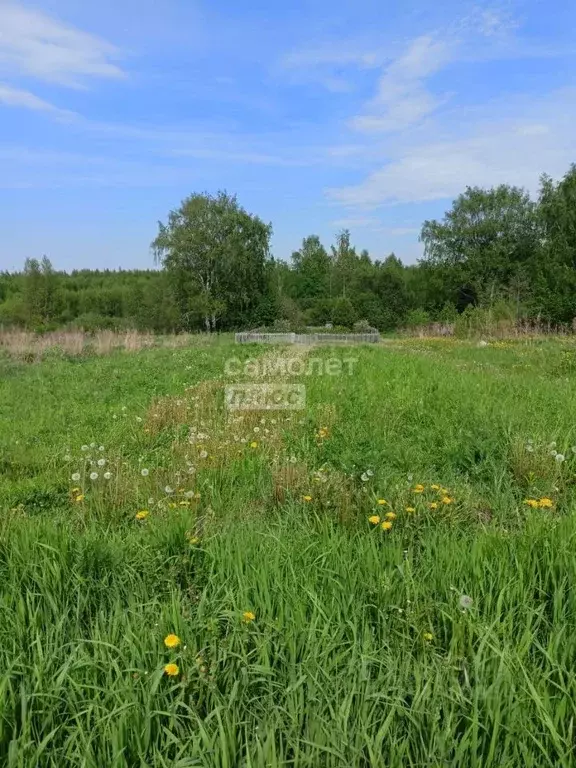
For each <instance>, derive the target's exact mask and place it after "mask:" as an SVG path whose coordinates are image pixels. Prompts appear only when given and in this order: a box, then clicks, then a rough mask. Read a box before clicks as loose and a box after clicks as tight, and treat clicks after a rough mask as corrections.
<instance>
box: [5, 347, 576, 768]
mask: <svg viewBox="0 0 576 768" xmlns="http://www.w3.org/2000/svg"><path fill="white" fill-rule="evenodd" d="M316 353H317V354H319V355H322V356H332V355H343V356H344V357H349V356H350V354H351V352H350V350H344V351H342V350H338V351H334V350H327V349H323V350H321V351H318V350H315V352H314V354H316ZM562 353H563V348H562V347H561V346H560V345H555V344H554V343H552V344H545V345H536V346H533V347H524V346H521V347H517V346H510V347H505V348H487V349H482V350H480V349H478V348H476V347H475V346H472V345H466V344H461V343H458V344H454V343H450V342H445V343H442V344H440V345H439V344H438V343H437V342H432V343H424V342H422V344H421V345H420V346H414V345H412V346H409V345H408V346H399V347H398V348H393V347H391V348H385V349H382V348H380V349H371V348H366V349H358V350H356V351H355V354H356V355H357V358H358V361H357V363H356V365H355V366H354V368H353V375H351V376H347V375H344V376H326V375H325V376H314V377H309V378H306V379H305V383H306V385H307V397H308V405H307V411H306V412H304V413H298V412H294V413H292V414H290V415H287V414H286V413H266V414H258V415H257V416H251V415H250V414H246V415H245V417H244V419H243V420H242V421H240V420H237V417H236V416H235V417H234V419H231V418H230V417H229V415H228V414H226V412H225V411H224V410H223V406H222V402H223V398H222V391H221V390H222V387H223V385H224V383H225V381H223V380H222V376H221V375H220V374H221V371H222V368H223V363H224V360H225V358H226V356H227V355H229V356H235V357H239V356H241V355H245V356H250V355H254V354H256V353H255V351H254V349H244V350H239V349H238V348H232V347H230V348H226V347H216V348H214V349H211V350H208V351H206V350H202V349H200V348H196V349H191V350H186V351H182V352H181V351H176V352H173V351H170V350H148V351H145V352H143V353H142V354H141V355H139V356H138V358H135V357H131V356H120V355H114V354H113V355H111V356H110V357H104V358H93V359H86V360H83V361H82V362H81V363H77V362H76V363H75V362H73V361H70V360H68V361H67V360H49V361H46V362H45V363H43V364H42V366H40V367H30V366H21V367H17V368H15V369H14V368H11V369H10V371H11V373H10V376H9V377H8V378H7V379H6V381H5V384H6V386H5V387H4V388H3V389H0V426H1V427H2V429H3V430H4V435H7V434H9V437H8V438H6V437H4V438H3V441H4V444H3V450H4V456H5V458H4V460H3V461H4V462H5V463H4V467H5V470H6V469H8V471H7V472H6V471H5V473H4V478H3V479H2V480H0V500H3V502H1V503H3V505H4V509H3V513H2V515H1V516H0V585H1V586H0V595H1V601H0V764H1V765H6V766H8V768H16V767H18V768H28V767H29V766H41V767H42V768H44V767H45V768H56V767H58V768H60V767H61V766H83V768H96V767H98V768H102V766H114V767H118V768H119V767H120V766H122V767H123V766H130V768H132V766H134V767H136V766H138V768H140V767H141V766H162V767H167V766H177V767H179V768H183V767H184V766H205V767H206V768H208V767H213V766H229V767H230V768H232V767H233V766H302V767H304V766H310V768H312V767H313V768H316V767H317V766H327V767H328V766H362V767H365V768H368V767H369V766H370V767H371V766H377V767H378V766H382V768H384V766H398V767H400V766H414V767H416V766H419V767H420V766H440V765H442V766H444V765H459V766H478V768H480V767H482V768H484V766H516V765H526V766H530V767H532V766H534V768H535V767H536V766H538V767H540V766H572V765H573V764H574V754H573V750H574V746H573V744H574V730H573V729H574V722H575V716H576V704H575V702H576V690H575V688H576V683H575V682H574V679H575V678H574V675H573V669H574V665H575V662H576V639H575V636H574V632H573V627H574V625H575V621H576V597H575V594H574V590H573V589H572V585H573V584H574V581H575V577H576V560H575V559H574V556H573V552H574V546H575V543H576V542H575V539H576V524H575V520H576V518H575V517H574V515H573V509H574V495H573V494H574V482H573V481H574V477H575V472H574V469H575V467H574V461H575V459H574V454H573V453H572V452H571V443H572V442H574V443H576V439H574V432H573V427H572V424H573V423H574V415H575V414H574V408H575V407H576V406H574V403H575V402H576V398H574V397H573V395H574V394H575V393H574V388H575V381H574V378H573V375H572V370H571V369H570V368H569V369H566V367H565V366H563V364H562V361H563V359H564V358H563V354H562ZM174 355H175V356H174ZM42 372H43V375H44V384H43V385H42V384H41V382H42V375H41V374H42ZM207 381H210V382H211V383H209V384H207V383H203V382H207ZM42 386H44V387H45V392H44V390H43V389H42ZM39 388H40V389H39ZM52 391H53V392H54V396H53V398H52V399H49V398H48V397H47V393H48V392H52ZM39 392H40V393H41V394H42V395H43V399H42V401H41V402H42V403H43V406H42V408H40V407H38V405H37V403H38V401H39V397H38V393H39ZM98 392H101V396H98V397H97V396H96V393H98ZM88 394H90V395H91V397H87V395H88ZM44 395H46V396H44ZM17 398H18V399H19V402H21V403H23V405H22V406H21V407H20V409H19V411H17V412H16V416H15V417H14V416H11V415H9V414H14V410H13V409H12V410H10V409H9V406H10V403H12V404H13V403H15V402H16V399H17ZM122 405H125V406H126V411H123V410H122ZM113 413H116V414H117V415H118V418H117V419H112V418H111V415H112V414H113ZM122 413H127V414H128V415H126V416H122V415H121V414H122ZM156 413H157V414H159V415H158V419H157V420H159V421H160V423H159V424H157V425H156V426H154V424H155V414H156ZM136 416H137V417H138V418H141V419H142V421H141V422H139V421H136ZM287 418H289V419H290V420H289V421H287V420H286V419H287ZM191 426H195V427H197V428H198V429H202V430H203V436H202V437H201V438H198V439H196V437H194V439H192V440H191V438H190V434H189V431H188V430H189V428H190V427H191ZM38 433H39V434H40V435H41V440H40V441H38V440H35V439H34V438H35V436H36V435H37V434H38ZM195 434H197V433H195ZM240 436H244V439H246V438H247V437H248V436H250V442H248V441H246V442H244V443H242V442H240ZM235 438H238V439H235ZM100 440H101V441H102V443H103V447H105V451H104V452H103V453H102V455H103V456H106V461H107V464H106V467H112V468H113V472H112V474H113V478H112V480H111V482H112V483H113V489H112V490H110V487H112V486H110V487H109V486H104V485H101V478H98V481H95V483H94V484H92V485H90V482H89V481H88V480H86V479H85V477H84V476H83V478H82V481H81V484H82V490H83V491H85V499H84V501H82V502H77V501H75V500H74V499H75V493H76V494H77V493H78V492H73V493H72V495H70V488H71V486H72V482H71V480H70V474H71V471H72V469H73V468H76V467H77V466H78V465H79V462H80V461H81V459H82V456H84V458H85V455H86V454H94V450H96V451H97V448H96V449H90V450H89V451H88V452H84V453H83V452H81V451H80V443H82V442H84V441H85V442H87V443H88V444H89V443H90V441H93V442H94V441H95V444H96V445H98V442H99V441H100ZM528 441H530V442H528ZM552 442H554V443H556V448H555V449H551V448H550V446H551V444H552ZM44 443H47V444H48V447H49V448H51V452H50V451H47V450H46V447H45V445H44ZM67 443H70V444H71V447H70V451H71V453H72V460H71V462H68V463H67V462H65V461H64V458H63V456H62V453H63V452H64V450H66V449H65V448H64V447H63V446H64V445H66V444H67ZM254 444H255V446H254V447H252V446H253V445H254ZM88 447H89V446H88ZM529 447H530V450H528V448H529ZM552 450H555V451H556V450H557V451H558V452H559V451H562V452H563V453H564V454H565V460H564V461H563V462H559V461H557V459H556V457H555V456H554V455H553V454H552ZM204 452H205V453H206V454H207V455H206V457H205V458H200V456H201V455H203V454H204ZM54 454H57V455H54ZM94 455H100V454H99V453H96V454H94ZM185 456H188V459H185ZM187 461H193V463H194V469H195V472H194V474H192V475H189V476H188V475H186V474H185V469H183V470H181V467H184V468H185V467H186V466H187V464H186V462H187ZM25 462H28V463H27V464H25ZM24 466H27V467H28V468H29V469H30V472H29V474H28V475H27V476H26V477H22V476H21V470H22V468H23V467H24ZM88 466H89V460H88ZM144 466H145V467H147V468H149V475H148V476H145V477H144V476H142V474H141V469H142V467H144ZM368 471H369V472H370V474H367V472H368ZM176 472H182V473H181V474H180V475H179V478H178V479H179V480H180V481H181V488H178V485H177V482H176V479H177V478H176V475H175V473H176ZM168 483H171V484H172V485H173V489H170V493H166V491H165V489H164V486H165V485H167V484H168ZM418 483H422V484H423V485H425V489H424V491H423V492H422V493H418V492H417V491H416V489H417V488H418V486H417V484H418ZM436 484H439V485H441V486H446V489H447V493H449V494H450V499H451V501H450V503H447V504H442V503H441V502H440V503H438V506H437V507H436V508H434V504H436V503H437V502H436V500H439V499H441V498H442V496H444V493H443V492H442V491H441V490H440V491H437V490H435V489H434V488H432V486H433V485H436ZM84 485H86V488H84ZM188 489H191V490H194V491H195V492H197V493H198V494H199V497H198V499H195V500H193V501H192V502H189V501H187V499H188V498H189V497H186V496H185V495H184V493H185V492H186V491H187V490H188ZM42 494H47V495H44V496H43V495H42ZM545 495H546V496H549V497H550V499H551V502H552V504H553V506H552V507H551V508H536V509H532V508H530V507H529V506H527V505H526V504H524V500H525V498H526V497H532V496H534V497H535V498H536V497H537V498H540V497H542V496H545ZM148 496H150V497H151V499H150V500H151V501H152V502H153V504H151V505H150V506H149V515H148V517H147V518H145V519H144V520H143V521H138V520H136V519H135V513H136V511H137V510H138V509H140V508H141V507H142V505H143V504H144V503H147V501H148ZM308 498H309V500H308V501H307V500H306V499H308ZM181 499H184V501H183V502H181V501H180V500H181ZM377 499H386V501H387V504H386V505H378V503H377ZM407 507H408V508H409V509H414V510H415V511H414V512H408V511H407V510H406V508H407ZM391 509H394V512H395V513H396V518H395V519H393V526H392V529H391V530H390V531H384V530H382V528H381V527H380V525H377V526H376V525H372V524H371V523H370V522H369V521H368V517H369V516H370V515H373V514H374V513H377V514H378V515H379V516H382V517H384V515H385V513H386V511H387V510H391ZM464 598H466V599H464ZM245 612H251V613H253V614H254V616H255V618H254V620H253V621H252V620H250V618H248V620H247V619H246V617H245V616H244V613H245ZM170 633H176V634H177V635H178V637H179V638H180V640H181V643H180V645H179V646H178V648H176V649H173V650H169V649H167V648H166V647H165V646H164V643H163V639H164V638H165V637H166V635H168V634H170ZM168 662H175V663H176V664H178V667H179V673H178V675H177V676H175V677H173V678H172V677H169V676H167V675H166V674H164V665H165V664H166V663H168Z"/></svg>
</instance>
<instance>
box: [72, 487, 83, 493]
mask: <svg viewBox="0 0 576 768" xmlns="http://www.w3.org/2000/svg"><path fill="white" fill-rule="evenodd" d="M80 490H81V489H80V488H72V491H71V492H72V493H80Z"/></svg>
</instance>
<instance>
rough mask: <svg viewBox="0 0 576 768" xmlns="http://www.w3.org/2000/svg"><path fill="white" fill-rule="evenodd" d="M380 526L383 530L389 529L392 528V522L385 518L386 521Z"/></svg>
mask: <svg viewBox="0 0 576 768" xmlns="http://www.w3.org/2000/svg"><path fill="white" fill-rule="evenodd" d="M380 527H381V528H382V530H383V531H389V530H391V528H392V523H391V522H390V520H384V522H383V523H382V525H381V526H380Z"/></svg>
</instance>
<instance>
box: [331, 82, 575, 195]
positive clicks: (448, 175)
mask: <svg viewBox="0 0 576 768" xmlns="http://www.w3.org/2000/svg"><path fill="white" fill-rule="evenodd" d="M501 107H502V105H501V104H500V105H494V106H493V108H492V109H493V113H492V114H491V115H489V114H486V115H485V117H484V119H483V120H478V121H471V122H469V123H468V124H465V123H461V124H459V125H458V130H459V135H456V134H453V135H452V136H448V137H445V138H444V139H442V140H440V139H439V138H437V137H438V135H439V134H443V133H444V134H445V133H446V127H445V126H436V127H435V132H434V133H432V132H431V129H430V131H427V132H426V135H425V136H423V134H420V133H419V134H417V135H416V136H415V137H414V139H413V140H412V141H408V142H407V143H406V144H403V145H398V146H397V147H396V148H395V149H394V152H393V156H392V157H391V158H390V160H389V162H388V163H386V164H384V165H383V166H381V167H380V168H377V169H376V170H374V171H373V172H371V173H370V174H369V175H368V176H367V178H366V179H364V180H363V181H361V182H360V183H359V184H355V185H351V186H347V187H340V188H332V189H329V190H328V196H329V198H331V199H332V200H335V201H337V202H340V203H342V204H343V205H345V206H351V207H359V208H361V209H364V210H371V209H373V208H375V207H378V206H380V205H386V204H391V203H416V202H422V201H429V200H439V199H444V198H451V197H454V196H456V195H457V194H459V193H460V192H461V191H462V190H463V189H464V188H465V187H466V186H467V185H470V186H474V185H478V186H484V187H489V186H493V185H496V184H500V183H511V184H517V185H520V186H523V187H525V188H527V189H528V190H530V191H531V192H535V191H536V189H537V187H538V180H539V176H540V174H541V173H543V172H544V171H546V172H548V173H550V174H551V175H553V176H554V175H555V176H560V175H562V174H563V173H564V172H565V170H566V168H567V167H568V166H569V164H570V162H572V161H573V159H574V138H573V125H574V120H575V119H576V91H575V90H562V91H559V92H557V93H554V94H551V95H546V96H543V97H540V98H539V99H534V98H532V97H526V98H524V99H523V100H520V99H516V100H515V101H514V109H515V111H516V115H515V116H514V117H510V116H509V115H507V114H501V113H500V114H499V113H498V109H499V108H501ZM485 111H486V112H487V113H489V112H490V111H491V110H490V108H486V110H485ZM435 136H436V138H435Z"/></svg>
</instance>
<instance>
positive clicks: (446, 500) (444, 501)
mask: <svg viewBox="0 0 576 768" xmlns="http://www.w3.org/2000/svg"><path fill="white" fill-rule="evenodd" d="M453 501H454V499H451V498H450V496H442V504H452V502H453Z"/></svg>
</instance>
